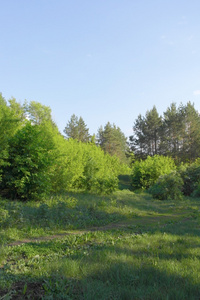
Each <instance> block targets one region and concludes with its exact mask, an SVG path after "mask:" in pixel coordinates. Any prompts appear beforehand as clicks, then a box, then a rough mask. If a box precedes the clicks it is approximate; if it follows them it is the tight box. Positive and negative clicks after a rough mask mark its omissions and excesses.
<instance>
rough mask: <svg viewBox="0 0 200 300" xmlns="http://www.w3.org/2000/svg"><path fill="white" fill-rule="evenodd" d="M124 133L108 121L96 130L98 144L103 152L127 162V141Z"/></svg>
mask: <svg viewBox="0 0 200 300" xmlns="http://www.w3.org/2000/svg"><path fill="white" fill-rule="evenodd" d="M126 140H127V139H126V137H125V135H124V133H123V132H122V131H121V129H120V128H119V127H117V126H116V125H115V124H113V125H111V124H110V122H108V123H107V124H106V125H105V126H104V128H103V127H102V126H101V127H100V128H99V130H98V144H99V145H100V147H101V149H103V150H104V152H105V153H109V154H110V155H112V156H113V155H115V156H117V157H118V158H119V159H120V160H121V162H122V163H127V162H128V160H127V157H126V152H127V151H128V147H127V141H126Z"/></svg>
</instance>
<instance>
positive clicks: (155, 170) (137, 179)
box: [132, 155, 176, 189]
mask: <svg viewBox="0 0 200 300" xmlns="http://www.w3.org/2000/svg"><path fill="white" fill-rule="evenodd" d="M175 169H176V166H175V163H174V161H173V160H172V158H170V157H165V156H159V155H155V156H153V157H150V156H148V157H147V159H146V160H143V161H136V162H135V163H134V165H133V171H132V185H133V188H134V189H141V188H142V189H148V188H149V187H150V186H152V185H153V184H154V183H155V182H156V181H157V179H158V178H159V176H161V175H164V174H169V173H171V171H173V170H175Z"/></svg>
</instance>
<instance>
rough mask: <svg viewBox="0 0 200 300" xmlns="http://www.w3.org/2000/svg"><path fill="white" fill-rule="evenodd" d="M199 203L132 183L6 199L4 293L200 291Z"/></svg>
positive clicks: (162, 295)
mask: <svg viewBox="0 0 200 300" xmlns="http://www.w3.org/2000/svg"><path fill="white" fill-rule="evenodd" d="M199 204H200V200H199V199H198V198H197V199H194V198H185V199H184V200H182V201H178V202H175V201H157V200H153V199H152V198H151V196H150V195H148V194H134V193H133V192H130V191H128V190H124V191H118V192H116V193H114V194H113V195H111V196H108V197H105V196H96V195H91V194H82V193H77V194H72V193H71V194H65V195H59V196H58V195H57V196H56V195H55V196H52V198H51V199H47V200H45V201H43V202H37V203H34V202H28V203H19V202H9V201H7V200H1V201H0V214H1V218H0V222H1V223H0V228H1V231H0V240H1V248H0V266H1V268H0V299H2V300H3V299H4V300H5V299H87V300H89V299H128V300H130V299H145V300H146V299H159V300H160V299H161V300H162V299H163V300H164V299H170V300H171V299H180V300H182V299H187V300H188V299H196V300H197V299H200V248H199V245H200V215H199V211H200V205H199ZM63 233H74V234H70V235H65V236H60V238H55V239H53V240H48V237H50V236H51V235H56V234H63ZM39 236H44V239H43V240H38V241H36V240H34V238H37V237H39ZM23 239H30V241H29V243H22V244H19V245H16V246H12V247H11V246H9V244H10V243H13V242H16V241H18V240H23ZM45 239H46V240H45Z"/></svg>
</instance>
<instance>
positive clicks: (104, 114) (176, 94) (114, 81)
mask: <svg viewBox="0 0 200 300" xmlns="http://www.w3.org/2000/svg"><path fill="white" fill-rule="evenodd" d="M199 12H200V1H199V0H191V1H188V0H151V1H150V0H96V1H95V0H84V1H83V0H73V1H71V0H32V1H27V0H17V1H16V0H6V1H5V0H0V69H1V72H0V92H1V93H2V95H3V97H4V98H5V99H6V100H8V99H10V98H11V97H15V98H16V100H17V101H18V102H21V103H23V102H24V100H25V99H26V100H27V101H32V100H34V101H38V102H40V103H41V104H43V105H46V106H50V107H51V109H52V117H53V120H54V121H55V122H56V123H57V125H58V128H59V130H60V131H61V132H63V130H64V128H65V126H66V124H67V122H68V121H69V119H70V117H71V115H72V114H75V115H77V116H78V117H80V116H82V118H83V119H84V121H85V123H86V124H87V127H88V128H89V132H90V134H93V133H95V134H96V133H97V131H98V128H99V127H100V126H101V125H102V126H105V124H106V123H107V122H108V121H109V122H110V123H114V124H115V125H116V126H119V127H120V129H121V130H122V131H123V132H124V134H125V135H126V136H127V137H128V136H129V135H131V134H132V133H133V131H132V127H133V124H134V122H135V120H136V118H137V117H138V115H139V114H142V115H143V116H144V115H145V114H146V112H147V110H150V109H152V108H153V106H154V105H155V106H156V108H157V110H158V112H159V114H163V112H164V111H166V109H167V108H168V107H169V106H170V104H171V103H172V102H175V103H177V106H179V105H180V103H183V104H184V105H185V104H186V103H187V102H188V101H191V102H192V103H194V106H195V108H196V109H197V110H198V111H200V18H199Z"/></svg>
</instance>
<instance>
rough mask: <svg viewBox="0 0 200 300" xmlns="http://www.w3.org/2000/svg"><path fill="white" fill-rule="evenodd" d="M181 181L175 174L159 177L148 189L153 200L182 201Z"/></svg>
mask: <svg viewBox="0 0 200 300" xmlns="http://www.w3.org/2000/svg"><path fill="white" fill-rule="evenodd" d="M182 186H183V180H182V178H181V176H180V175H179V174H178V173H177V172H172V173H170V174H165V175H163V176H160V177H159V178H158V180H157V181H156V183H155V184H154V185H153V186H152V187H151V188H150V189H149V192H150V193H151V194H152V196H153V198H155V199H159V200H168V199H172V200H180V199H182V196H183V194H182V191H181V189H182Z"/></svg>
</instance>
